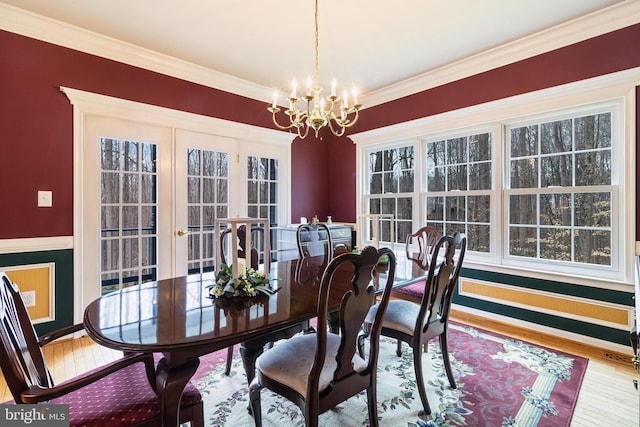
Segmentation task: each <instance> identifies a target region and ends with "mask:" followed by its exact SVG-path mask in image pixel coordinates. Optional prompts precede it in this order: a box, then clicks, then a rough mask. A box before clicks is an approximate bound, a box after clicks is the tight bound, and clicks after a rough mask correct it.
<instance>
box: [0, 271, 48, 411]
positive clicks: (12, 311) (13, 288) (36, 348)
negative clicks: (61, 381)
mask: <svg viewBox="0 0 640 427" xmlns="http://www.w3.org/2000/svg"><path fill="white" fill-rule="evenodd" d="M0 282H1V283H0V323H1V324H0V367H1V368H2V373H3V374H4V378H5V380H6V382H7V386H8V387H9V389H10V390H11V394H12V395H13V399H14V400H15V401H16V403H24V402H22V401H21V397H20V394H21V393H22V392H23V391H25V390H27V389H28V388H29V387H31V386H34V385H35V386H40V387H45V388H46V387H52V386H53V378H52V377H51V373H50V372H49V369H48V368H47V365H46V363H45V359H44V356H43V354H42V350H41V349H40V345H39V344H38V336H37V334H36V331H35V329H34V328H33V323H32V322H31V318H30V316H29V312H28V311H27V309H26V307H25V306H24V302H23V301H22V298H21V297H20V292H19V290H18V286H17V285H16V284H15V283H12V282H11V280H10V279H9V277H8V276H7V275H6V274H5V273H4V272H0Z"/></svg>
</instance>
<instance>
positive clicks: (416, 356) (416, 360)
mask: <svg viewBox="0 0 640 427" xmlns="http://www.w3.org/2000/svg"><path fill="white" fill-rule="evenodd" d="M421 349H422V345H420V344H418V345H414V346H413V367H414V371H415V373H416V383H417V384H418V393H419V394H420V400H421V401H422V407H423V408H424V412H425V414H427V415H429V414H431V407H430V406H429V400H428V399H427V389H426V386H425V384H424V376H423V375H422V351H420V350H421Z"/></svg>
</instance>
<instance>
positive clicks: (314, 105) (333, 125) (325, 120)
mask: <svg viewBox="0 0 640 427" xmlns="http://www.w3.org/2000/svg"><path fill="white" fill-rule="evenodd" d="M315 27H316V32H315V41H316V43H315V49H316V50H315V54H316V55H315V59H316V62H315V78H314V81H313V85H312V84H311V81H309V82H308V84H307V88H306V92H305V95H303V96H302V97H301V98H298V95H297V93H296V91H297V84H296V81H295V80H294V81H293V88H292V90H291V95H290V96H289V109H288V110H285V111H284V114H286V115H287V116H289V124H287V125H284V126H283V125H281V124H280V123H278V119H277V117H276V115H277V114H278V113H279V112H280V107H278V105H277V102H278V92H277V91H276V92H274V94H273V104H272V105H271V106H270V107H267V110H269V111H270V112H271V114H272V115H273V123H274V124H275V125H276V126H277V127H278V128H279V129H283V130H287V129H291V128H295V129H296V132H297V133H298V136H299V137H300V138H301V139H304V138H306V136H307V135H308V134H309V129H310V128H311V129H313V130H314V131H315V134H316V138H317V137H318V131H319V130H320V129H321V128H323V127H325V126H329V129H331V132H333V134H334V135H336V136H342V135H344V131H345V129H346V128H348V127H351V126H353V125H354V124H355V122H356V121H357V120H358V111H359V110H360V109H361V108H362V104H358V99H357V97H356V92H355V90H354V91H353V94H352V96H353V104H351V105H349V98H348V95H347V91H346V90H345V91H344V93H343V95H342V98H340V97H339V96H337V95H336V81H335V79H334V80H333V82H332V84H331V95H329V96H327V97H326V98H322V97H321V96H320V92H322V87H321V86H320V84H319V83H318V81H319V79H318V75H319V73H318V0H316V8H315ZM301 99H303V100H304V102H305V105H303V106H299V105H298V101H300V100H301ZM301 104H302V103H301Z"/></svg>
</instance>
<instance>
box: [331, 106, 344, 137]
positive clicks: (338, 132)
mask: <svg viewBox="0 0 640 427" xmlns="http://www.w3.org/2000/svg"><path fill="white" fill-rule="evenodd" d="M331 115H333V112H332V113H331ZM333 123H336V124H337V125H338V126H340V130H338V131H336V130H335V129H334V128H333ZM328 124H329V129H330V130H331V133H333V134H334V135H335V136H342V135H344V130H345V127H344V126H342V125H341V124H340V122H339V121H338V120H337V119H335V116H334V117H333V120H332V119H329V122H328Z"/></svg>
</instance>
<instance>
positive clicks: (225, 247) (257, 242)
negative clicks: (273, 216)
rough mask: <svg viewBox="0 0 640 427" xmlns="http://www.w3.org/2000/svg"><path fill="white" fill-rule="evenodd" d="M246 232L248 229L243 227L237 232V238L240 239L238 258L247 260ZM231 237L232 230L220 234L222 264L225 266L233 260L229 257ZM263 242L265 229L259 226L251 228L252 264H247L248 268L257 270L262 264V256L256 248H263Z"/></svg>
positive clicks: (228, 229)
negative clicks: (228, 259)
mask: <svg viewBox="0 0 640 427" xmlns="http://www.w3.org/2000/svg"><path fill="white" fill-rule="evenodd" d="M246 230H247V228H246V226H244V225H241V226H240V227H238V228H237V230H236V237H237V239H238V258H245V259H246V258H247V257H246V256H245V253H246V248H245V246H246V244H247V240H246V232H247V231H246ZM230 237H231V229H230V228H227V229H225V230H222V233H221V234H220V254H221V259H222V262H223V263H224V264H226V263H227V258H231V257H230V256H229V255H228V252H229V251H230V250H231V245H230V243H229V238H230ZM263 242H264V228H262V227H258V226H252V227H251V263H250V264H247V267H248V266H251V268H253V269H255V270H257V269H258V266H259V264H260V254H259V252H258V249H256V248H262V247H263ZM263 256H264V254H263Z"/></svg>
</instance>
